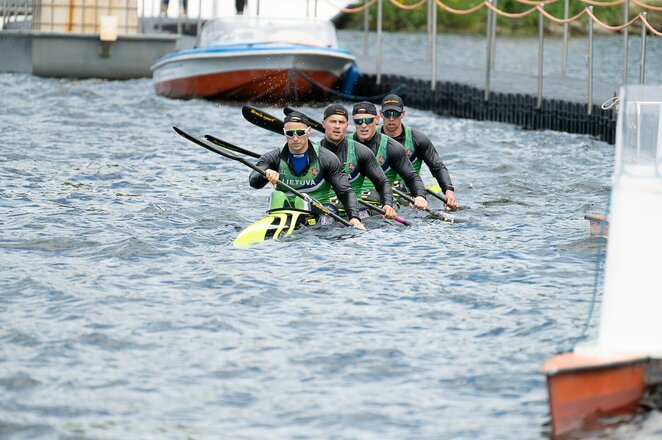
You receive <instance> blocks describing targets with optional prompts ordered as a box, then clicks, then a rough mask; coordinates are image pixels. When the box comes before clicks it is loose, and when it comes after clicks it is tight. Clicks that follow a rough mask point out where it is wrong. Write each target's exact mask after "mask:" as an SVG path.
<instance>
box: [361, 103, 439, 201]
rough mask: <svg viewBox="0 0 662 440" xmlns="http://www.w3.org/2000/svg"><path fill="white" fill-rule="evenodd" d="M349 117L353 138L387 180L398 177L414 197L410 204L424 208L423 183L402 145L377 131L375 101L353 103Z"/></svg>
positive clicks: (364, 186)
mask: <svg viewBox="0 0 662 440" xmlns="http://www.w3.org/2000/svg"><path fill="white" fill-rule="evenodd" d="M352 120H353V121H354V127H356V133H354V140H355V141H358V142H361V143H362V144H364V145H365V146H367V147H368V148H369V149H370V151H372V154H373V155H374V156H375V157H376V158H377V162H378V164H379V165H380V167H381V168H382V171H384V174H386V177H387V178H388V180H389V182H390V183H391V184H394V183H395V182H396V181H399V180H400V178H402V179H403V180H404V183H405V185H407V188H408V189H409V192H411V195H412V197H414V206H415V207H416V208H418V209H423V210H424V209H426V208H427V207H428V202H427V200H426V198H425V185H424V184H423V181H422V180H421V177H420V176H419V175H418V174H417V173H416V171H414V168H413V167H412V165H411V162H410V161H409V158H408V157H407V154H406V153H405V148H404V146H402V145H401V144H400V143H399V142H397V141H396V140H394V139H392V138H390V137H388V136H386V135H383V134H381V133H380V132H378V131H377V124H378V123H379V116H378V113H377V107H375V104H373V103H371V102H368V101H362V102H358V103H356V104H354V107H353V108H352ZM363 189H364V190H369V189H372V184H371V182H364V184H363Z"/></svg>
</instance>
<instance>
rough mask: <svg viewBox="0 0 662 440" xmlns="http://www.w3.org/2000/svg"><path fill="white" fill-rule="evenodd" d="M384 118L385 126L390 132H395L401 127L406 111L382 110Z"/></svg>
mask: <svg viewBox="0 0 662 440" xmlns="http://www.w3.org/2000/svg"><path fill="white" fill-rule="evenodd" d="M381 114H382V118H383V119H384V127H385V128H386V131H388V132H391V133H392V132H394V131H396V130H397V129H399V128H400V126H401V125H402V118H404V116H405V112H404V111H402V112H400V111H398V110H386V111H383V112H381Z"/></svg>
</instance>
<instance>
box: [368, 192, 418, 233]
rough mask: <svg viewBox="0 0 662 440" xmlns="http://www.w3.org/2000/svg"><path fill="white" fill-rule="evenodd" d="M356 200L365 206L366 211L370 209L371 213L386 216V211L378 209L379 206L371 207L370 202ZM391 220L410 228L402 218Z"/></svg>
mask: <svg viewBox="0 0 662 440" xmlns="http://www.w3.org/2000/svg"><path fill="white" fill-rule="evenodd" d="M356 200H358V202H359V203H360V204H362V205H363V206H365V207H366V208H368V209H372V210H373V211H375V212H378V213H380V214H381V215H386V211H384V210H383V209H382V208H380V207H379V206H375V205H373V204H372V203H370V202H366V201H365V200H363V199H359V198H358V197H357V199H356ZM393 220H395V221H396V222H398V223H402V224H403V225H405V226H410V225H411V223H409V222H408V221H407V220H405V219H403V218H402V217H396V218H394V219H393Z"/></svg>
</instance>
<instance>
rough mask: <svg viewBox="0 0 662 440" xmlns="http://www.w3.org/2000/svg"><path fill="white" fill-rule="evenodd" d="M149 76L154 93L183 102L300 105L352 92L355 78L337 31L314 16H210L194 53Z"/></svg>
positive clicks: (162, 62)
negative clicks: (194, 99)
mask: <svg viewBox="0 0 662 440" xmlns="http://www.w3.org/2000/svg"><path fill="white" fill-rule="evenodd" d="M151 70H152V82H153V84H154V89H155V92H156V94H158V95H162V96H167V97H169V98H180V99H189V98H207V99H223V100H233V101H239V100H250V101H266V102H290V101H305V100H308V99H314V98H319V97H324V96H326V95H328V94H329V93H333V92H334V91H336V92H338V93H339V94H345V95H348V94H351V93H352V91H353V87H354V84H355V83H356V81H357V80H358V68H357V65H356V59H355V57H354V56H353V55H352V54H351V52H349V51H348V50H345V49H341V48H339V47H338V40H337V35H336V29H335V26H334V25H333V23H332V22H331V21H329V20H323V19H317V18H269V17H263V16H250V17H249V16H242V15H239V16H235V17H221V18H215V19H213V20H209V21H207V22H206V23H205V25H204V27H203V28H202V30H201V32H200V35H199V37H198V39H197V40H196V43H195V45H194V47H193V48H192V49H186V50H181V51H178V52H175V53H172V54H169V55H166V56H164V57H161V58H159V59H158V60H157V61H156V62H155V63H154V65H153V66H151Z"/></svg>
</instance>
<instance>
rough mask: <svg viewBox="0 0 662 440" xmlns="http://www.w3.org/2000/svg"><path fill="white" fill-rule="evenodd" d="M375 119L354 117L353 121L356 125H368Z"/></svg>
mask: <svg viewBox="0 0 662 440" xmlns="http://www.w3.org/2000/svg"><path fill="white" fill-rule="evenodd" d="M374 120H375V118H354V123H355V124H356V125H363V124H366V125H370V124H372V122H373V121H374Z"/></svg>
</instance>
